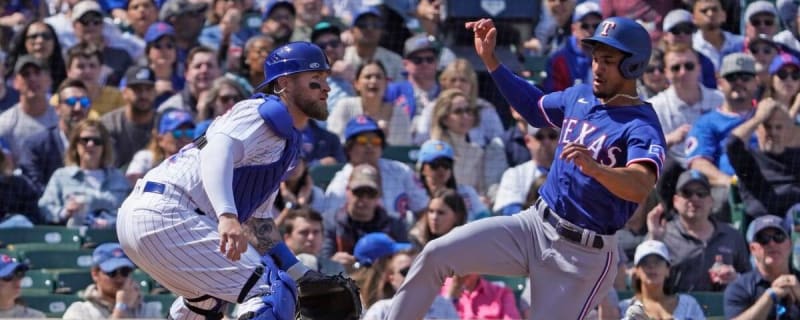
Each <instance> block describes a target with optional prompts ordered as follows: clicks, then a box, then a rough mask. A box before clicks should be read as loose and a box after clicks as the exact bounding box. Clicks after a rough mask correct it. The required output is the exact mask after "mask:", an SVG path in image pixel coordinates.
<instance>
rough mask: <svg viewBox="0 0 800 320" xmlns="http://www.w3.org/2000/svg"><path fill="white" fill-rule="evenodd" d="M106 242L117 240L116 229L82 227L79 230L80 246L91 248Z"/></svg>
mask: <svg viewBox="0 0 800 320" xmlns="http://www.w3.org/2000/svg"><path fill="white" fill-rule="evenodd" d="M106 242H119V238H117V230H116V229H88V228H87V229H84V230H81V246H82V247H83V248H87V249H93V248H95V247H97V246H98V245H100V244H103V243H106Z"/></svg>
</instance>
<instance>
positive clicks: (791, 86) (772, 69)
mask: <svg viewBox="0 0 800 320" xmlns="http://www.w3.org/2000/svg"><path fill="white" fill-rule="evenodd" d="M767 66H768V68H767V70H768V72H769V83H768V86H767V87H765V88H764V94H763V97H762V101H763V99H767V98H769V99H772V100H775V102H777V103H778V104H780V105H781V106H782V107H783V108H784V109H787V110H788V109H789V108H790V107H791V106H793V105H794V104H795V102H796V101H795V100H796V97H797V93H798V92H799V91H800V59H798V58H797V57H795V56H794V55H791V54H788V53H780V54H777V55H775V57H774V58H773V59H772V60H771V61H770V63H769V64H768V65H767Z"/></svg>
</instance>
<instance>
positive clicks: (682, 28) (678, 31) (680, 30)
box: [669, 24, 697, 36]
mask: <svg viewBox="0 0 800 320" xmlns="http://www.w3.org/2000/svg"><path fill="white" fill-rule="evenodd" d="M695 31H697V28H695V26H693V25H691V24H684V25H679V26H676V27H674V28H672V29H670V30H669V33H671V34H673V35H676V36H679V35H690V34H693V33H694V32H695Z"/></svg>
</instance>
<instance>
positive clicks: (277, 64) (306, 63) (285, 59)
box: [256, 41, 331, 90]
mask: <svg viewBox="0 0 800 320" xmlns="http://www.w3.org/2000/svg"><path fill="white" fill-rule="evenodd" d="M330 69H331V66H330V65H329V64H328V58H327V56H325V52H323V51H322V49H320V48H319V47H318V46H317V45H315V44H313V43H311V42H305V41H298V42H290V43H287V44H285V45H283V46H281V47H279V48H277V49H275V50H272V52H270V54H269V56H267V59H266V60H264V82H262V83H261V84H259V85H258V87H257V88H256V90H259V89H261V88H263V87H264V86H266V85H268V84H269V83H270V82H272V81H273V80H275V79H277V78H278V77H282V76H285V75H290V74H293V73H298V72H303V71H328V70H330Z"/></svg>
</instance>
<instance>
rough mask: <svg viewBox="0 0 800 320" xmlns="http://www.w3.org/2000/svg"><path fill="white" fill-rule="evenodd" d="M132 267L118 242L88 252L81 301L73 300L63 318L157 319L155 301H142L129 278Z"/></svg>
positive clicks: (76, 319)
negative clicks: (88, 272) (89, 275)
mask: <svg viewBox="0 0 800 320" xmlns="http://www.w3.org/2000/svg"><path fill="white" fill-rule="evenodd" d="M135 269H136V266H135V265H134V264H133V262H132V261H131V260H130V259H128V256H126V255H125V252H123V251H122V248H121V247H120V245H119V244H118V243H104V244H101V245H99V246H98V247H97V248H95V249H94V252H93V253H92V269H91V273H92V280H93V282H94V283H92V284H90V285H89V286H88V287H86V290H84V291H83V294H82V298H83V299H84V301H78V302H73V303H72V304H71V305H70V306H69V307H68V308H67V310H66V311H65V312H64V317H63V319H74V320H78V319H80V320H89V319H121V318H160V317H161V306H160V303H158V302H147V303H145V302H143V300H142V295H143V294H144V293H143V292H141V289H140V288H139V285H138V284H137V283H136V281H134V280H133V277H131V273H133V271H134V270H135Z"/></svg>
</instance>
